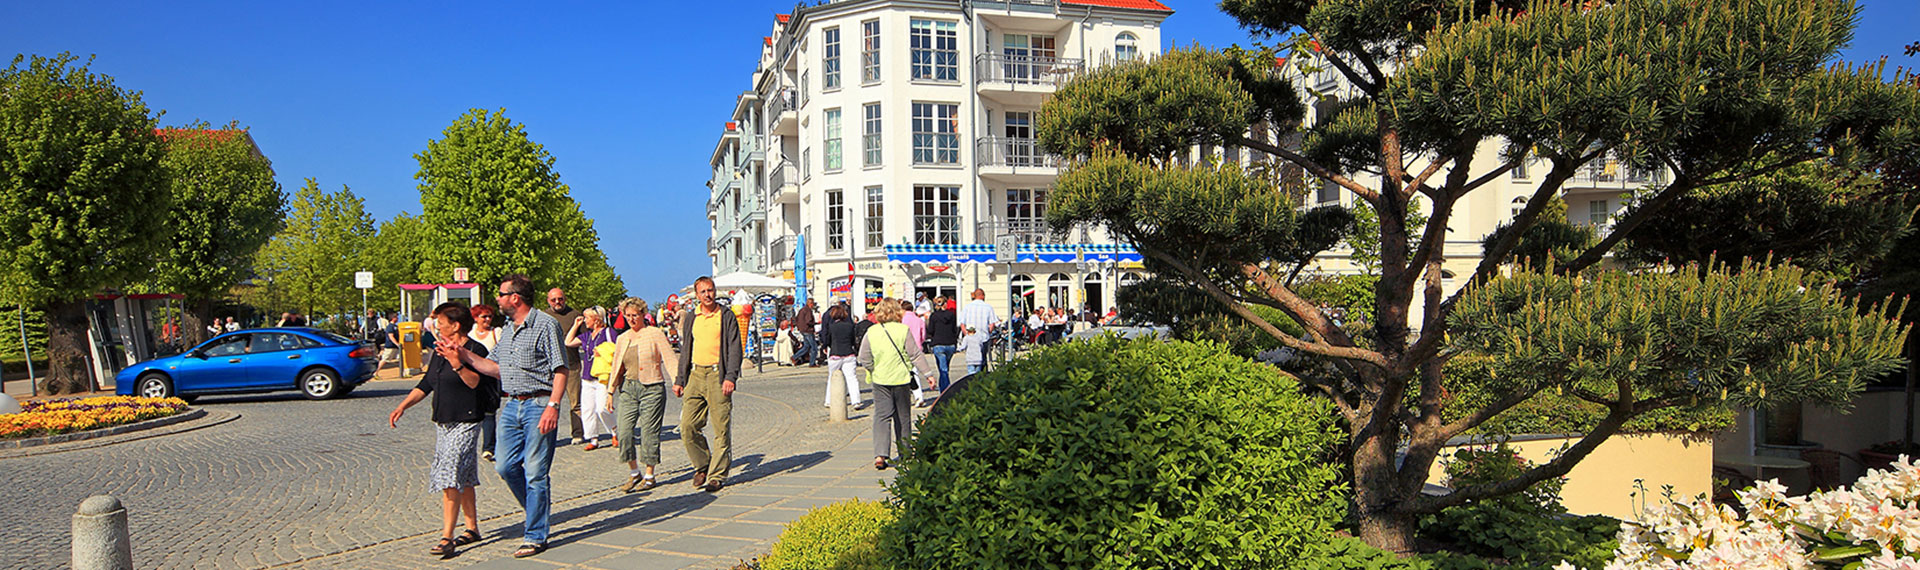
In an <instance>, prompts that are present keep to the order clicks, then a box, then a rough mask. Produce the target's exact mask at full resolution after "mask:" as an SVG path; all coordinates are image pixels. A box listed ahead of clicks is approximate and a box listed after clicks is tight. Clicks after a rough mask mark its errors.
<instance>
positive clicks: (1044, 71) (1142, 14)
mask: <svg viewBox="0 0 1920 570" xmlns="http://www.w3.org/2000/svg"><path fill="white" fill-rule="evenodd" d="M1172 13H1173V12H1172V10H1170V9H1168V8H1167V7H1166V6H1165V5H1163V4H1160V3H1159V2H1155V1H1152V0H1004V1H999V2H994V1H984V0H972V1H961V0H944V1H943V0H839V1H834V2H827V3H822V4H819V5H813V6H802V7H800V8H798V9H797V10H796V12H795V13H794V14H781V15H777V16H775V17H774V18H773V29H772V33H771V34H770V35H768V36H766V37H764V38H762V40H761V44H762V46H761V47H762V49H761V53H760V59H759V61H758V62H757V65H756V67H755V68H754V70H753V73H752V76H751V77H752V82H751V88H750V89H748V90H746V91H745V92H743V93H741V94H739V95H738V97H737V98H736V104H735V106H734V109H733V115H732V117H730V118H729V119H730V120H729V121H728V122H727V123H726V129H725V131H724V132H723V133H722V135H721V137H720V140H719V141H718V142H717V143H716V145H715V147H714V151H713V154H712V160H711V162H710V166H711V167H712V169H713V176H712V179H711V180H710V181H709V182H708V185H709V187H710V193H709V201H708V203H707V217H708V219H709V221H710V222H711V224H712V233H711V238H710V239H709V241H708V247H707V251H708V255H709V257H710V258H711V260H712V265H713V271H714V272H715V273H716V274H724V273H731V272H735V271H745V272H750V273H756V274H762V275H768V276H773V277H778V278H782V279H795V280H797V281H800V282H803V283H804V288H805V290H806V293H805V294H806V296H807V297H808V298H810V299H814V300H819V301H821V302H822V303H823V304H827V303H831V302H834V301H837V300H841V299H847V300H855V299H860V300H867V299H876V298H879V297H882V296H888V297H901V298H911V297H913V296H915V294H916V293H926V294H928V295H929V296H933V295H948V296H958V297H962V298H964V296H965V295H966V294H967V293H968V292H970V291H971V290H973V289H975V288H979V289H984V290H985V291H986V292H987V298H988V299H989V300H991V301H992V302H993V303H994V304H995V305H996V308H997V309H998V310H999V311H1000V313H1001V314H1002V315H1003V316H1004V315H1006V314H1008V311H1009V309H1013V308H1020V309H1026V308H1031V307H1060V308H1067V309H1071V310H1081V309H1087V308H1091V309H1092V310H1094V311H1096V312H1104V311H1105V310H1106V309H1107V308H1108V307H1112V306H1113V304H1114V292H1115V290H1116V289H1117V288H1118V287H1117V286H1118V285H1119V284H1121V283H1125V282H1129V281H1133V280H1137V279H1140V278H1142V277H1143V275H1142V272H1141V271H1140V269H1139V263H1138V255H1137V254H1135V253H1132V250H1131V248H1129V247H1127V246H1125V245H1122V244H1116V243H1114V242H1113V240H1112V239H1111V238H1110V237H1109V236H1107V235H1105V234H1104V233H1103V232H1101V231H1099V230H1097V229H1079V230H1074V231H1069V232H1065V233H1056V232H1051V231H1049V230H1048V229H1047V228H1046V226H1045V223H1044V218H1045V215H1046V201H1047V194H1048V192H1049V191H1050V189H1051V188H1052V186H1053V181H1054V178H1055V176H1056V175H1057V174H1058V173H1059V166H1060V164H1059V161H1058V160H1057V159H1056V158H1055V157H1052V156H1049V155H1047V154H1045V153H1043V152H1041V151H1040V149H1039V146H1038V144H1037V143H1036V140H1035V133H1034V116H1035V115H1036V114H1038V112H1039V110H1040V106H1041V104H1043V103H1044V102H1045V101H1046V100H1047V97H1048V96H1049V95H1050V94H1052V93H1053V92H1054V90H1055V89H1057V88H1058V87H1059V86H1060V85H1063V84H1064V83H1065V82H1066V81H1067V80H1069V79H1071V78H1073V77H1074V76H1075V75H1077V74H1079V73H1081V72H1083V71H1085V70H1087V69H1089V68H1090V67H1091V66H1099V65H1106V64H1110V63H1112V62H1115V61H1122V60H1129V59H1133V58H1143V57H1151V56H1153V55H1155V54H1157V53H1158V52H1159V50H1160V26H1161V23H1162V22H1164V21H1165V19H1166V18H1167V17H1168V16H1170V15H1172ZM1009 241H1011V242H1014V244H1015V245H1014V249H1015V250H1016V257H1015V261H1013V262H998V261H995V257H994V246H995V244H996V243H1001V242H1009ZM1003 247H1004V246H1003ZM796 271H797V273H798V274H797V275H796ZM864 305H865V303H854V306H855V307H856V308H863V306H864Z"/></svg>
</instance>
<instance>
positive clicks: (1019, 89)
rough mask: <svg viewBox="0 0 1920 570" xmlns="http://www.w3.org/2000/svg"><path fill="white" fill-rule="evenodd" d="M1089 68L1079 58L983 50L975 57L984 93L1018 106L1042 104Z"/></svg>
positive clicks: (975, 64)
mask: <svg viewBox="0 0 1920 570" xmlns="http://www.w3.org/2000/svg"><path fill="white" fill-rule="evenodd" d="M1084 69H1086V64H1085V63H1084V62H1082V61H1081V60H1080V59H1078V58H1064V57H1050V56H1016V55H1006V54H999V53H983V54H980V55H978V56H975V57H974V58H973V77H974V81H975V82H976V83H977V84H978V86H979V87H978V90H979V92H980V96H982V97H986V98H988V99H992V100H995V101H998V102H1001V103H1005V104H1007V105H1011V106H1017V107H1038V106H1040V104H1041V103H1044V102H1046V98H1047V96H1048V95H1052V94H1053V91H1054V90H1055V89H1058V88H1059V87H1060V86H1061V85H1065V84H1066V83H1067V81H1068V80H1070V79H1073V77H1074V76H1075V75H1079V73H1080V72H1081V71H1082V70H1084Z"/></svg>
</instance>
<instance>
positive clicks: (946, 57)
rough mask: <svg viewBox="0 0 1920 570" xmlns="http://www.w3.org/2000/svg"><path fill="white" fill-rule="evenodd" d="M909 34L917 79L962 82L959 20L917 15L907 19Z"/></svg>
mask: <svg viewBox="0 0 1920 570" xmlns="http://www.w3.org/2000/svg"><path fill="white" fill-rule="evenodd" d="M907 37H908V42H907V43H908V46H909V49H910V50H911V51H910V52H909V55H910V59H908V61H909V62H911V64H912V65H911V69H912V71H913V74H912V76H913V80H914V81H935V82H941V83H959V82H960V32H959V24H958V23H957V22H954V21H951V20H928V19H921V18H914V19H912V20H909V21H908V28H907Z"/></svg>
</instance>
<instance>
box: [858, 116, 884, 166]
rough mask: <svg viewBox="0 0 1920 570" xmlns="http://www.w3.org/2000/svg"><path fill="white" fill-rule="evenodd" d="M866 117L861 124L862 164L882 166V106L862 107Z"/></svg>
mask: <svg viewBox="0 0 1920 570" xmlns="http://www.w3.org/2000/svg"><path fill="white" fill-rule="evenodd" d="M860 112H861V114H862V115H863V116H864V117H865V119H863V120H862V121H861V124H860V153H861V155H862V157H861V164H864V165H866V166H879V165H880V104H879V103H868V104H866V105H864V106H862V107H861V109H860Z"/></svg>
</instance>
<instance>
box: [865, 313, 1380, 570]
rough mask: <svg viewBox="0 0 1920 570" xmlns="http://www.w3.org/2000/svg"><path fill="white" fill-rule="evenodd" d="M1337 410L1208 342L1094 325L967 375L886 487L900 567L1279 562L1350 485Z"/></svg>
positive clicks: (1306, 545)
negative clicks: (1159, 338)
mask: <svg viewBox="0 0 1920 570" xmlns="http://www.w3.org/2000/svg"><path fill="white" fill-rule="evenodd" d="M1333 416H1334V414H1333V411H1332V409H1331V408H1330V407H1329V406H1328V404H1327V403H1326V401H1325V400H1324V399H1320V398H1311V397H1307V396H1304V395H1302V394H1301V392H1300V387H1299V386H1298V384H1296V383H1295V382H1293V381H1292V380H1290V379H1286V378H1283V377H1282V376H1280V375H1279V374H1277V373H1276V372H1275V371H1274V370H1273V369H1272V368H1270V367H1267V366H1263V365H1259V364H1254V363H1252V362H1249V361H1247V360H1245V359H1243V358H1238V357H1235V356H1233V355H1232V354H1230V353H1228V352H1227V351H1226V349H1225V348H1224V347H1221V346H1219V345H1215V344H1211V343H1186V342H1176V343H1161V342H1153V341H1131V342H1130V341H1121V340H1117V339H1101V340H1097V341H1092V342H1079V343H1068V344H1065V345H1061V346H1058V347H1053V348H1048V349H1043V350H1041V351H1038V352H1036V353H1034V354H1032V355H1029V356H1027V357H1026V358H1022V359H1019V360H1017V361H1015V362H1013V363H1012V364H1010V365H1008V366H1006V367H1004V368H1000V369H996V370H994V371H993V372H991V373H989V374H986V375H983V376H980V377H976V378H975V379H974V380H973V381H972V383H971V386H969V387H968V388H967V390H966V391H965V392H962V393H960V394H958V395H956V396H955V397H954V398H953V399H952V400H951V401H948V402H946V403H945V404H943V407H942V409H941V412H940V414H939V415H935V416H932V417H930V418H929V419H927V420H926V421H925V422H924V423H923V424H922V426H921V431H920V436H919V439H918V441H917V444H916V446H915V448H914V453H913V454H912V455H911V456H910V457H909V458H908V459H907V461H906V462H905V463H903V464H902V468H901V472H900V475H899V477H898V478H897V479H896V480H895V482H894V483H893V484H892V485H891V486H890V488H891V490H892V492H893V495H894V496H895V497H897V498H898V500H899V503H898V504H899V511H898V514H899V521H898V528H899V529H901V532H894V533H888V534H886V535H885V536H884V537H883V544H884V551H885V552H886V554H887V557H888V558H889V559H890V560H892V562H893V563H894V564H895V565H896V566H898V567H901V568H928V569H942V570H945V569H954V568H1103V569H1106V568H1114V569H1120V568H1183V569H1189V568H1191V569H1201V568H1278V567H1286V566H1288V565H1290V564H1293V563H1295V562H1297V561H1298V560H1300V559H1301V558H1302V557H1303V556H1306V555H1307V554H1309V553H1312V552H1316V551H1318V549H1319V548H1320V547H1321V545H1323V544H1325V543H1326V541H1327V540H1328V539H1329V536H1330V535H1331V534H1332V527H1333V523H1334V521H1337V520H1340V518H1341V516H1342V514H1343V512H1344V508H1345V504H1346V500H1345V499H1344V497H1343V492H1342V491H1343V490H1342V489H1341V488H1340V487H1339V484H1338V483H1337V480H1338V472H1339V467H1338V465H1337V464H1336V463H1334V462H1332V461H1328V460H1326V458H1325V457H1323V454H1325V453H1327V452H1328V450H1329V449H1331V448H1332V447H1334V446H1335V445H1337V444H1338V442H1339V441H1340V440H1341V435H1340V434H1339V433H1338V431H1337V430H1335V428H1334V425H1333Z"/></svg>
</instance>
